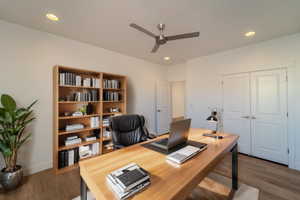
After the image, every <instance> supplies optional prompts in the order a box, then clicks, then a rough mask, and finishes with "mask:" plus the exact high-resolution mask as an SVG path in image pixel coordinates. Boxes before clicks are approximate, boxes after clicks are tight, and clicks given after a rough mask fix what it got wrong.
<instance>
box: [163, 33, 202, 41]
mask: <svg viewBox="0 0 300 200" xmlns="http://www.w3.org/2000/svg"><path fill="white" fill-rule="evenodd" d="M199 35H200V33H199V32H194V33H185V34H180V35H171V36H167V37H166V39H167V40H168V41H170V40H179V39H185V38H193V37H199Z"/></svg>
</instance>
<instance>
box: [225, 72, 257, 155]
mask: <svg viewBox="0 0 300 200" xmlns="http://www.w3.org/2000/svg"><path fill="white" fill-rule="evenodd" d="M250 121H251V120H250V76H249V74H248V73H245V74H238V75H229V76H224V77H223V127H224V131H225V132H228V133H234V134H237V135H239V136H240V138H239V141H238V150H239V152H241V153H245V154H250V152H251V123H250Z"/></svg>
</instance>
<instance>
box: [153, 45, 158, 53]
mask: <svg viewBox="0 0 300 200" xmlns="http://www.w3.org/2000/svg"><path fill="white" fill-rule="evenodd" d="M158 47H159V44H158V43H155V45H154V47H153V49H152V51H151V53H155V52H156V51H157V49H158Z"/></svg>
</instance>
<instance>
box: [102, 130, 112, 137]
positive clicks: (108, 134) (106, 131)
mask: <svg viewBox="0 0 300 200" xmlns="http://www.w3.org/2000/svg"><path fill="white" fill-rule="evenodd" d="M103 137H106V138H110V137H111V131H109V130H106V129H104V131H103Z"/></svg>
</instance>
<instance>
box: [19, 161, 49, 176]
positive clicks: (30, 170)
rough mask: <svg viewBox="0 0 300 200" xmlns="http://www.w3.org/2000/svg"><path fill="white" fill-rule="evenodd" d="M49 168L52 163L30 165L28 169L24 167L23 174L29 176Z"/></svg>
mask: <svg viewBox="0 0 300 200" xmlns="http://www.w3.org/2000/svg"><path fill="white" fill-rule="evenodd" d="M49 168H52V161H49V162H41V163H36V164H34V165H31V166H30V167H25V168H24V174H25V175H31V174H35V173H37V172H40V171H43V170H46V169H49Z"/></svg>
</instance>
